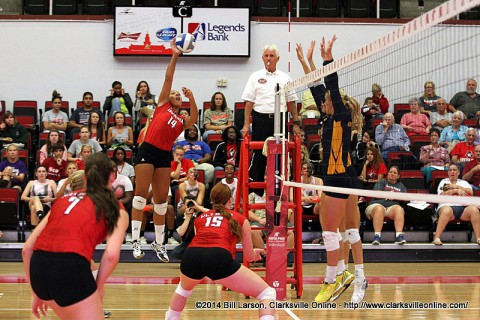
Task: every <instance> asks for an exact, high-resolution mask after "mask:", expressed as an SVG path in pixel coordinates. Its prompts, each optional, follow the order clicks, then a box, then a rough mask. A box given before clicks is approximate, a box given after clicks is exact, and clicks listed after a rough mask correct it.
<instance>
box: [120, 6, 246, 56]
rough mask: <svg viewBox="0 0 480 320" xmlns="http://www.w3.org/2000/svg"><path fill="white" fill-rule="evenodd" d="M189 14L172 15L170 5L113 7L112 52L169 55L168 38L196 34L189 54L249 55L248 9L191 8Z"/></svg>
mask: <svg viewBox="0 0 480 320" xmlns="http://www.w3.org/2000/svg"><path fill="white" fill-rule="evenodd" d="M192 10H193V12H192V17H190V18H176V17H173V15H172V8H165V7H163V8H159V7H116V10H115V27H114V55H171V49H170V40H171V39H172V38H174V37H175V36H177V35H178V34H181V33H185V32H189V33H191V34H194V35H195V36H196V44H195V49H194V50H193V51H192V52H191V53H189V54H185V55H191V56H223V57H249V56H250V13H249V9H248V8H229V9H226V8H196V7H194V8H192Z"/></svg>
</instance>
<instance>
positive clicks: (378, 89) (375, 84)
mask: <svg viewBox="0 0 480 320" xmlns="http://www.w3.org/2000/svg"><path fill="white" fill-rule="evenodd" d="M375 91H382V87H381V86H380V85H379V84H378V83H374V84H372V95H375Z"/></svg>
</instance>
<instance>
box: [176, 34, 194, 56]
mask: <svg viewBox="0 0 480 320" xmlns="http://www.w3.org/2000/svg"><path fill="white" fill-rule="evenodd" d="M176 44H177V48H178V50H180V51H182V52H183V53H189V52H192V50H193V48H195V37H194V36H193V35H192V34H191V33H182V34H179V35H178V36H177V39H176Z"/></svg>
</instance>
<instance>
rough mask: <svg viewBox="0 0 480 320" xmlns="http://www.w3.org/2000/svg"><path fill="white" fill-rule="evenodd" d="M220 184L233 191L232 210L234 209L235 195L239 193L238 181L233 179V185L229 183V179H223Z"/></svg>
mask: <svg viewBox="0 0 480 320" xmlns="http://www.w3.org/2000/svg"><path fill="white" fill-rule="evenodd" d="M220 182H222V183H223V184H224V185H226V186H227V187H229V188H230V191H232V207H231V209H233V206H234V205H235V194H236V193H237V182H238V179H237V178H233V182H232V183H230V184H229V183H227V178H223V179H222V180H221V181H220Z"/></svg>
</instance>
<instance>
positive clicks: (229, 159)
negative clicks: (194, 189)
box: [212, 126, 242, 170]
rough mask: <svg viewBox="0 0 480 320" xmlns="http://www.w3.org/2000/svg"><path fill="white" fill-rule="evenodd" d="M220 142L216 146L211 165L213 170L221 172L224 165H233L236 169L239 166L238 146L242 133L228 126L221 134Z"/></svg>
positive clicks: (240, 142)
mask: <svg viewBox="0 0 480 320" xmlns="http://www.w3.org/2000/svg"><path fill="white" fill-rule="evenodd" d="M222 140H223V141H222V142H220V143H219V144H218V145H217V148H216V149H215V154H214V156H213V161H212V164H213V166H214V167H215V170H223V169H224V165H225V164H226V163H230V164H233V166H234V167H235V169H238V166H239V164H240V146H241V144H242V133H241V132H240V130H239V129H238V128H237V127H235V126H230V127H228V128H226V129H225V130H223V132H222Z"/></svg>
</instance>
